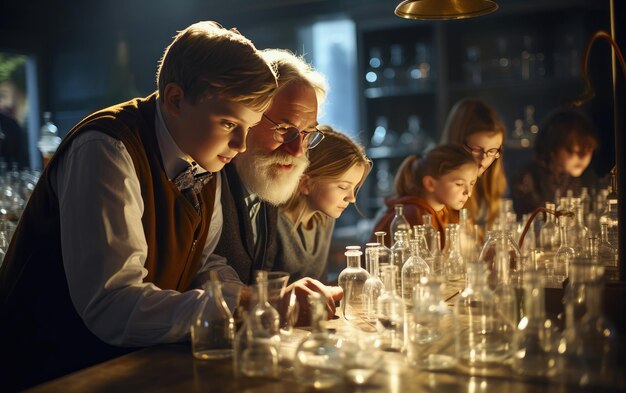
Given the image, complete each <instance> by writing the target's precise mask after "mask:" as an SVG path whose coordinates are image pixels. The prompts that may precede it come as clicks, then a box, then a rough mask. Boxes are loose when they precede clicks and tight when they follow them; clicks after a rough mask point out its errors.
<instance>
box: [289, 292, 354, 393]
mask: <svg viewBox="0 0 626 393" xmlns="http://www.w3.org/2000/svg"><path fill="white" fill-rule="evenodd" d="M309 304H310V306H311V334H309V335H308V336H307V338H306V339H304V341H302V342H301V343H300V345H298V349H296V356H295V360H294V374H295V377H296V379H297V380H298V381H299V382H300V383H302V384H303V385H305V386H309V387H314V388H315V389H326V388H330V387H332V386H334V385H336V384H338V383H340V382H341V380H342V379H343V373H342V370H341V362H342V360H341V353H340V348H339V347H340V345H339V343H338V340H337V339H336V338H335V337H333V336H332V335H330V334H329V333H328V331H327V330H326V329H325V328H324V326H323V323H324V321H325V320H326V301H325V299H323V298H322V297H321V296H320V295H319V294H317V293H314V294H313V295H311V296H309Z"/></svg>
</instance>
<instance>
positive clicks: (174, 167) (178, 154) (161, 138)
mask: <svg viewBox="0 0 626 393" xmlns="http://www.w3.org/2000/svg"><path fill="white" fill-rule="evenodd" d="M154 125H155V128H156V136H157V142H158V143H159V150H160V152H161V158H162V159H163V168H164V169H165V173H166V174H167V177H168V179H170V180H171V179H174V178H175V177H176V176H178V174H179V173H181V172H182V171H183V170H184V169H185V168H187V166H189V165H193V164H194V161H193V158H191V156H190V155H189V154H186V153H184V152H183V151H182V150H180V147H178V145H177V144H176V141H174V138H172V135H171V134H170V131H169V130H168V129H167V125H166V124H165V121H164V120H163V115H162V113H161V106H160V105H159V100H158V98H157V101H156V114H155V119H154ZM204 172H206V169H204V168H202V167H201V166H200V165H198V169H197V171H196V173H204Z"/></svg>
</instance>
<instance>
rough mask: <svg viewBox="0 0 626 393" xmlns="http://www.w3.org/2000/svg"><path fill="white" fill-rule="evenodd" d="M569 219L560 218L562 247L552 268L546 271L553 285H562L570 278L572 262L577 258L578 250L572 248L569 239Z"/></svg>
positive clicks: (555, 257) (555, 255)
mask: <svg viewBox="0 0 626 393" xmlns="http://www.w3.org/2000/svg"><path fill="white" fill-rule="evenodd" d="M568 232H569V231H568V227H567V217H566V216H561V217H559V234H560V238H561V241H560V243H561V245H560V246H559V249H558V250H557V251H556V254H554V263H553V265H552V268H551V269H549V270H548V271H546V274H547V275H548V277H552V280H553V284H560V283H562V282H563V281H565V278H566V277H568V276H569V266H570V262H571V261H572V260H573V259H574V258H575V257H576V255H577V254H576V250H575V249H574V248H573V247H572V246H571V244H570V242H569V237H568Z"/></svg>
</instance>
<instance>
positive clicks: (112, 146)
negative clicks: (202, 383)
mask: <svg viewBox="0 0 626 393" xmlns="http://www.w3.org/2000/svg"><path fill="white" fill-rule="evenodd" d="M156 105H157V113H156V115H155V117H156V119H155V124H156V133H157V140H158V144H159V149H160V152H161V155H162V158H163V164H164V167H165V171H166V173H167V175H168V177H169V178H170V179H172V178H174V177H175V176H176V175H177V174H178V173H179V172H180V171H182V170H183V169H184V168H185V167H186V166H187V165H188V163H189V162H191V157H189V156H187V155H185V154H184V153H183V152H182V151H181V150H180V149H179V148H178V146H177V145H176V143H175V142H174V140H173V138H172V137H171V135H170V133H169V131H168V130H167V127H166V125H165V122H164V121H163V118H162V116H161V112H160V110H159V106H158V103H157V104H156ZM59 159H60V160H59V161H58V165H57V166H56V167H55V168H53V172H52V173H51V175H52V178H51V179H52V181H51V184H52V187H53V189H54V190H55V192H56V194H57V195H58V199H59V209H60V217H61V250H62V253H63V263H64V268H65V274H66V277H67V282H68V286H69V291H70V296H71V299H72V302H73V304H74V307H75V308H76V311H77V312H78V314H79V315H80V316H81V318H82V319H83V321H84V322H85V324H86V326H87V327H88V328H89V329H90V330H91V331H92V332H93V333H94V334H95V335H96V336H98V337H99V338H100V339H102V340H103V341H105V342H107V343H109V344H112V345H118V346H131V347H132V346H145V345H152V344H158V343H168V342H177V341H182V340H185V339H188V338H189V327H190V324H191V321H192V317H193V315H194V313H195V311H196V310H197V308H198V307H199V305H200V303H201V300H202V295H203V293H204V291H203V290H201V289H192V290H189V291H187V292H182V293H181V292H178V291H175V290H163V289H160V288H158V287H157V286H156V285H154V284H153V283H149V282H143V278H144V277H146V275H147V274H148V271H147V270H146V269H145V267H144V263H145V260H146V255H147V253H148V245H147V243H146V238H145V234H144V231H143V225H142V222H141V218H142V215H143V210H144V204H143V199H142V197H141V189H140V185H139V180H138V178H137V175H136V172H135V168H134V165H133V162H132V159H131V156H130V154H129V153H128V151H127V150H126V148H125V146H124V144H123V143H122V142H121V141H119V140H117V139H114V138H111V137H110V136H108V135H106V134H104V133H102V132H98V131H95V130H89V131H85V132H83V133H82V134H81V135H79V136H77V137H76V138H75V139H74V141H73V142H72V144H71V145H70V146H68V148H67V150H66V151H65V152H64V154H63V155H62V156H61V157H59ZM220 195H221V179H220V176H218V177H217V191H216V197H215V206H214V210H213V216H212V219H211V225H210V228H209V233H208V236H207V242H206V244H205V247H204V250H203V254H202V256H203V262H202V266H201V268H200V271H199V273H198V275H197V276H196V277H195V279H194V285H196V287H197V288H199V287H200V286H201V285H202V283H203V282H205V280H206V278H207V277H208V271H209V270H210V269H211V268H212V267H211V264H210V263H208V261H207V258H208V256H209V255H210V254H211V253H212V252H213V250H214V249H215V246H216V245H217V242H218V241H219V237H220V234H221V229H222V222H223V218H222V207H221V202H220ZM215 268H216V269H218V274H219V275H220V277H221V276H222V275H224V274H226V275H228V274H229V273H228V269H230V270H232V268H230V267H229V266H224V265H220V264H218V265H217V266H216V267H215ZM220 269H221V270H225V271H226V273H222V272H220V271H219V270H220ZM241 286H242V284H241V283H240V282H238V280H236V281H232V280H231V281H229V282H226V283H224V284H223V292H224V298H225V300H226V302H227V303H228V304H229V306H230V307H231V309H232V308H233V307H234V305H235V304H236V302H237V297H238V294H239V289H240V288H241ZM57 322H58V323H63V322H62V321H57Z"/></svg>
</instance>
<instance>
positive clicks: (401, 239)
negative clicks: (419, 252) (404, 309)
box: [387, 231, 411, 293]
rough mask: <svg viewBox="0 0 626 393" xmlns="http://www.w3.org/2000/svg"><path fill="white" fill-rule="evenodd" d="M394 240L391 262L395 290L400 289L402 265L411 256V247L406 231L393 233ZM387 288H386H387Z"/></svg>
mask: <svg viewBox="0 0 626 393" xmlns="http://www.w3.org/2000/svg"><path fill="white" fill-rule="evenodd" d="M395 238H396V242H395V243H394V244H393V246H391V255H392V259H391V263H392V265H394V266H396V267H397V269H396V285H397V286H396V291H398V293H400V291H402V278H401V277H400V275H401V273H402V266H403V265H404V262H405V261H406V260H407V259H409V257H410V256H411V247H410V246H409V236H408V232H404V231H400V232H398V233H396V234H395ZM387 289H388V288H387Z"/></svg>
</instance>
